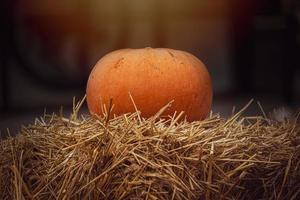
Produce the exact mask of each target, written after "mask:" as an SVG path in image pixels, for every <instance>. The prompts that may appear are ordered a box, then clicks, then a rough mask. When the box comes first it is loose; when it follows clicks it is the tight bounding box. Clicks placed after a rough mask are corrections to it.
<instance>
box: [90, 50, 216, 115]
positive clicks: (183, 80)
mask: <svg viewBox="0 0 300 200" xmlns="http://www.w3.org/2000/svg"><path fill="white" fill-rule="evenodd" d="M86 93H87V104H88V108H89V111H90V112H91V114H97V115H99V116H101V115H102V114H103V106H104V105H105V107H106V108H107V107H108V105H109V104H110V99H112V103H113V105H114V107H113V110H112V114H116V115H121V114H123V113H128V112H135V107H134V104H133V102H132V99H133V100H134V103H135V105H136V107H137V108H138V110H140V111H141V115H142V116H143V117H150V116H152V115H154V114H155V113H157V112H158V111H159V110H160V109H161V108H162V107H163V106H165V105H166V104H168V103H169V102H170V101H172V100H174V101H173V103H172V106H171V107H170V108H168V109H167V110H166V111H165V113H164V114H165V115H173V114H174V112H175V111H177V112H181V111H184V114H185V116H186V119H187V120H188V121H194V120H201V119H203V118H205V117H206V116H207V114H208V113H209V111H210V109H211V103H212V85H211V79H210V75H209V73H208V71H207V69H206V67H205V65H204V64H203V63H202V62H201V61H200V60H199V59H197V58H196V57H195V56H193V55H192V54H190V53H187V52H184V51H179V50H173V49H164V48H157V49H152V48H144V49H121V50H117V51H114V52H111V53H109V54H107V55H105V56H104V57H103V58H101V59H100V60H99V61H98V62H97V64H96V65H95V67H94V69H93V70H92V72H91V74H90V77H89V80H88V83H87V90H86ZM129 94H130V95H131V97H132V99H131V97H130V95H129Z"/></svg>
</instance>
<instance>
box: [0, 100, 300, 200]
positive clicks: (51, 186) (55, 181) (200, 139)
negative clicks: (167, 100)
mask: <svg viewBox="0 0 300 200" xmlns="http://www.w3.org/2000/svg"><path fill="white" fill-rule="evenodd" d="M82 102H83V101H82ZM82 102H79V103H78V104H77V105H74V111H73V114H72V115H71V116H70V118H69V119H67V118H64V117H63V116H62V115H61V114H59V115H56V114H51V115H49V114H45V115H44V116H43V117H41V118H39V119H36V120H35V123H34V124H33V125H28V126H26V127H23V128H22V130H21V131H20V133H19V134H18V135H17V136H16V137H10V138H7V139H5V140H2V141H1V142H0V199H7V200H8V199H18V200H20V199H149V200H150V199H224V200H225V199H291V200H293V199H294V200H296V199H299V198H300V169H299V168H300V126H299V124H298V123H297V120H296V119H294V120H286V121H284V122H276V121H272V120H270V119H267V118H265V117H259V116H256V117H243V116H242V113H243V110H244V109H242V110H241V111H240V112H238V113H237V114H235V115H233V116H232V117H231V118H229V119H224V118H221V117H220V116H218V115H213V114H211V115H210V117H208V118H207V119H205V120H204V121H196V122H192V123H188V122H186V121H181V122H178V121H177V120H178V116H179V115H174V116H172V117H170V118H169V119H159V116H160V115H161V114H162V113H163V110H164V109H166V107H168V106H169V105H167V106H166V107H164V108H162V110H161V111H160V112H159V113H158V114H157V115H155V116H154V117H152V118H149V119H144V118H142V117H141V116H140V115H139V113H138V112H136V113H133V114H126V115H123V116H119V117H114V118H112V119H109V118H108V115H106V116H104V117H102V118H99V119H95V118H93V117H90V116H77V113H78V110H79V108H80V106H81V104H82ZM108 119H109V120H108Z"/></svg>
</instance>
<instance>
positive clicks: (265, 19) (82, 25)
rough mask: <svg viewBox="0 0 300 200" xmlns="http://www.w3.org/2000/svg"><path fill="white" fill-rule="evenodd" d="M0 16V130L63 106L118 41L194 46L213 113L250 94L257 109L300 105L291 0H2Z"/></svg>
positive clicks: (295, 14) (298, 38) (297, 36)
mask: <svg viewBox="0 0 300 200" xmlns="http://www.w3.org/2000/svg"><path fill="white" fill-rule="evenodd" d="M0 25H1V32H0V86H1V87H0V97H1V98H0V130H1V131H2V132H5V131H6V130H5V129H6V128H9V129H11V130H12V131H15V130H18V129H19V127H20V125H21V124H27V123H29V122H32V121H33V120H34V118H35V117H37V116H39V115H41V114H43V112H44V108H47V111H48V112H52V111H55V112H57V111H58V110H59V108H60V106H64V107H65V109H66V110H68V109H69V110H70V108H71V106H72V98H73V97H74V96H76V97H77V99H80V98H82V97H83V96H84V94H85V85H86V81H87V78H88V75H89V72H90V70H91V68H92V67H93V65H94V64H95V63H96V61H97V60H98V59H99V58H101V57H102V56H103V55H105V54H106V53H108V52H110V51H113V50H116V49H121V48H143V47H147V46H151V47H168V48H174V49H180V50H185V51H188V52H190V53H192V54H194V55H196V56H197V57H198V58H200V59H201V60H202V61H203V62H204V63H205V64H206V65H207V67H208V70H209V71H210V73H211V76H212V79H213V85H214V103H213V111H214V112H220V113H221V115H223V116H228V115H230V114H231V111H232V108H233V107H234V106H236V107H237V108H240V107H242V106H243V105H245V104H246V103H247V102H249V100H250V99H251V98H254V99H255V100H256V101H260V102H261V104H262V106H263V107H264V109H265V110H266V112H271V111H272V110H273V109H274V108H282V107H284V108H285V109H286V110H287V112H296V111H297V109H298V108H299V105H300V101H299V100H300V68H299V65H300V51H299V46H300V30H299V29H300V2H299V1H297V0H243V1H241V0H215V1H211V0H188V1H184V0H144V1H140V0H109V1H104V0H85V1H82V0H61V1H52V0H41V1H34V0H2V1H1V3H0ZM83 112H86V108H83ZM248 112H249V113H251V114H256V113H259V109H258V106H257V105H254V106H251V107H250V108H249V110H248Z"/></svg>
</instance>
